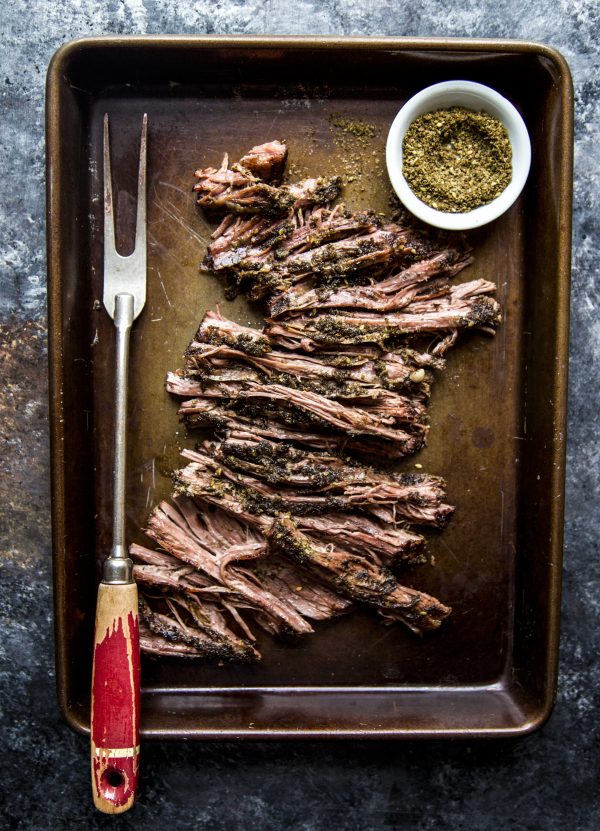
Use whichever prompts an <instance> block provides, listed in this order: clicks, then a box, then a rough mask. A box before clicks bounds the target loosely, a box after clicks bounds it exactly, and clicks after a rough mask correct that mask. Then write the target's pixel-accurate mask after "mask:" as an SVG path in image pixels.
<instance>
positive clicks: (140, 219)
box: [134, 113, 148, 252]
mask: <svg viewBox="0 0 600 831" xmlns="http://www.w3.org/2000/svg"><path fill="white" fill-rule="evenodd" d="M147 136H148V116H147V114H146V113H144V118H143V120H142V137H141V140H140V166H139V170H138V192H137V218H136V227H135V247H134V251H144V252H145V251H146V146H147Z"/></svg>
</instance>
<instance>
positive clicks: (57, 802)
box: [0, 0, 600, 831]
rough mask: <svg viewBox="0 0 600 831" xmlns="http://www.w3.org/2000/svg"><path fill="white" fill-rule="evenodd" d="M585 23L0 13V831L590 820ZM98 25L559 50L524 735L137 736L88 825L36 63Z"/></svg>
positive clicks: (235, 13) (540, 827) (595, 770)
mask: <svg viewBox="0 0 600 831" xmlns="http://www.w3.org/2000/svg"><path fill="white" fill-rule="evenodd" d="M530 9H531V10H530ZM599 16H600V6H599V5H598V3H597V2H595V0H572V1H571V2H567V0H538V2H537V3H536V4H535V5H534V6H533V7H526V5H525V4H524V3H521V2H519V0H478V2H473V0H465V2H463V3H462V4H461V5H460V6H455V5H454V4H452V3H450V4H448V3H447V2H441V0H422V2H418V0H415V2H410V3H409V2H406V3H401V2H394V0H371V1H370V2H363V3H357V2H356V0H325V2H322V3H318V2H296V3H287V2H280V0H272V1H271V2H258V0H254V2H236V0H213V2H210V1H209V0H198V2H191V0H120V1H119V0H111V2H94V0H67V2H62V3H57V2H54V0H30V2H25V0H14V2H8V0H1V4H0V34H1V37H2V48H1V50H0V67H1V71H0V90H1V93H0V96H1V104H0V106H1V119H0V168H1V170H2V176H1V177H0V366H1V368H2V371H1V376H0V377H1V381H2V384H1V387H0V570H1V572H0V585H1V587H2V588H1V590H0V619H1V621H2V638H1V639H0V689H1V697H0V729H1V732H0V748H1V753H2V770H1V771H0V828H2V829H4V828H17V829H40V831H41V830H42V829H63V828H68V829H71V828H105V827H109V825H111V827H115V826H117V825H118V826H119V827H120V828H121V827H122V828H136V829H146V828H148V829H150V828H152V829H162V828H165V827H167V825H168V826H169V827H170V828H172V829H179V828H182V829H183V828H185V829H187V828H193V829H204V828H206V829H211V831H221V829H223V831H235V829H242V828H257V829H264V830H265V831H270V830H271V829H273V831H280V830H281V829H284V828H290V829H299V830H301V831H318V830H319V829H326V828H330V827H331V828H335V829H336V831H355V829H361V831H362V829H365V830H367V829H386V830H387V829H401V828H402V829H404V828H407V829H414V831H425V830H426V829H436V830H437V829H446V828H453V829H477V831H488V829H489V831H492V829H494V831H495V829H498V828H504V829H513V828H514V829H531V831H546V830H548V831H550V829H561V831H562V829H563V828H564V827H565V826H568V827H570V828H573V829H576V830H577V831H587V829H590V831H591V829H596V828H597V827H600V809H599V806H598V799H597V788H598V781H599V765H598V761H599V756H600V749H599V745H598V739H599V735H600V731H599V728H598V716H599V715H600V713H599V709H598V704H599V693H598V689H599V684H600V673H599V670H598V661H597V655H598V634H597V633H598V627H599V623H600V620H599V618H600V613H599V604H598V590H599V587H600V579H599V578H600V564H599V559H598V536H599V530H600V519H599V514H600V512H599V510H598V498H597V497H598V490H599V488H598V485H599V483H600V482H599V480H600V473H599V470H600V466H599V461H600V459H599V456H600V444H599V440H598V417H597V414H598V412H599V410H600V395H599V384H598V380H597V379H598V376H599V370H600V321H599V320H598V307H599V299H600V298H599V291H600V281H599V280H598V278H597V268H598V245H599V243H600V219H599V204H598V203H599V198H600V189H599V187H598V185H599V172H598V171H599V166H598V149H597V148H598V145H599V143H600V118H599V107H600V98H599V94H598V93H599V88H600V59H599V41H600V21H599ZM107 33H195V34H202V33H219V34H227V33H231V34H233V33H235V34H238V33H254V34H263V33H273V34H275V33H277V34H314V33H317V34H330V33H331V34H346V35H351V34H357V35H365V34H367V35H369V34H370V35H413V36H417V35H420V36H460V37H465V36H468V37H507V38H518V39H526V40H538V41H541V42H544V43H548V44H550V45H552V46H555V47H557V48H558V49H560V50H561V51H562V53H563V55H564V56H565V57H566V58H567V60H568V62H569V64H570V66H571V70H572V72H573V76H574V82H575V101H576V146H575V164H576V170H575V213H574V233H573V292H572V334H571V369H570V373H571V374H570V423H569V431H570V438H569V453H568V456H569V464H568V477H567V515H566V529H565V530H566V544H565V572H564V598H563V627H562V633H563V634H562V650H561V673H560V682H559V693H558V702H557V706H556V709H555V712H554V714H553V716H552V718H551V720H550V722H549V723H548V724H547V726H546V727H545V728H544V729H543V730H542V731H541V732H540V733H538V734H536V735H535V736H532V737H530V738H528V739H526V740H522V741H518V742H486V743H453V744H450V743H436V742H433V743H424V744H391V743H387V744H386V743H376V744H361V743H347V744H338V745H332V744H329V745H324V744H318V743H307V744H285V743H276V744H262V745H261V744H257V743H252V744H240V745H235V744H206V745H201V744H193V745H178V744H167V743H158V744H148V745H146V746H145V748H144V757H143V758H144V762H143V784H142V789H141V794H140V798H139V802H138V804H137V807H136V809H135V811H134V812H132V813H130V814H128V815H125V816H123V817H121V818H119V819H116V820H111V819H110V818H106V817H103V816H100V815H98V814H95V813H94V811H93V809H92V808H91V806H90V798H89V784H88V767H87V757H88V746H87V742H86V741H85V740H84V739H82V738H81V737H79V736H75V735H74V734H72V733H71V732H70V731H69V729H68V728H67V727H66V726H65V725H64V724H63V723H62V722H61V720H60V717H59V715H58V712H57V709H56V704H55V697H54V677H53V645H52V629H51V626H52V610H51V602H52V601H51V559H50V558H51V554H50V536H49V535H50V528H49V492H48V468H49V463H48V449H47V417H46V407H47V389H46V375H45V373H46V368H45V360H46V357H45V356H46V347H45V255H44V244H45V242H44V232H45V229H44V135H43V119H44V81H45V73H46V67H47V64H48V61H49V60H50V57H51V55H52V53H53V52H54V51H55V49H56V48H57V47H58V46H59V45H60V44H61V43H63V42H65V41H67V40H70V39H71V38H74V37H78V36H81V35H92V34H107Z"/></svg>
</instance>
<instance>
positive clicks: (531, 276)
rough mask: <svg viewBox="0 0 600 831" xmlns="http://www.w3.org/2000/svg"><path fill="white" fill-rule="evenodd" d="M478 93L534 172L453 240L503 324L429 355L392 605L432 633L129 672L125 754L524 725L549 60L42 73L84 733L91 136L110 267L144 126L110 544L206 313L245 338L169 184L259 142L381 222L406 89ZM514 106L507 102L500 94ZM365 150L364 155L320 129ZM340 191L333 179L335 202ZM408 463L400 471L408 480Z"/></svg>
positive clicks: (56, 378) (554, 192) (545, 336)
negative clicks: (131, 716)
mask: <svg viewBox="0 0 600 831" xmlns="http://www.w3.org/2000/svg"><path fill="white" fill-rule="evenodd" d="M456 78H461V79H468V80H473V81H479V82H483V83H486V84H489V85H491V86H492V87H494V88H495V89H497V90H498V91H499V92H500V93H502V94H503V95H505V96H507V97H508V98H509V99H510V100H511V101H512V102H513V103H514V104H515V105H516V106H517V107H518V109H519V110H520V111H521V113H522V114H523V116H524V118H525V121H526V124H527V126H528V128H529V132H530V134H531V139H532V145H533V164H532V169H531V174H530V176H529V181H528V183H527V186H526V188H525V191H524V193H523V195H522V196H521V197H520V199H519V200H518V201H517V203H516V204H515V205H514V206H513V207H512V208H511V209H510V210H509V212H508V213H507V214H505V215H504V216H503V217H502V218H501V219H499V220H498V221H497V222H495V223H493V224H492V225H489V226H487V227H486V228H483V229H480V230H479V231H477V232H476V233H473V234H472V235H471V238H470V241H471V242H472V244H473V246H474V249H475V257H476V260H475V264H474V265H473V266H472V267H471V269H470V270H469V272H466V273H465V277H466V276H467V275H468V276H469V277H471V276H473V277H474V276H477V277H482V278H485V279H490V280H494V281H495V282H496V283H497V284H498V298H499V300H500V302H501V304H502V308H503V314H504V319H503V323H502V325H501V326H500V329H499V331H498V334H497V336H496V337H495V338H491V337H488V336H486V335H481V334H479V335H474V336H472V337H470V338H468V339H465V341H464V342H463V343H462V344H461V345H460V346H459V347H458V348H456V349H455V350H454V351H453V352H452V353H451V354H450V356H449V360H448V367H447V370H446V372H445V373H443V374H442V376H441V377H440V378H439V380H438V381H437V383H436V384H435V386H434V389H433V398H432V403H431V410H430V414H431V433H430V442H429V446H428V448H427V449H426V450H425V451H423V452H422V453H421V454H420V455H419V457H418V462H419V463H421V464H422V465H423V469H424V470H426V471H430V472H432V473H436V474H440V475H442V476H444V477H445V479H446V480H447V483H448V492H449V500H450V501H451V502H453V503H454V504H455V505H456V506H457V510H456V514H455V516H454V518H453V519H452V521H451V523H450V525H449V527H448V529H447V530H446V531H444V533H443V534H441V535H438V536H434V535H432V536H431V539H430V550H431V553H432V554H433V556H434V559H435V564H434V565H425V566H421V567H419V568H415V569H414V570H413V571H411V572H408V573H407V574H406V575H405V576H404V579H405V581H406V582H408V583H409V584H414V585H415V586H416V587H418V588H420V589H423V590H425V591H427V592H429V593H431V594H434V595H436V596H437V597H440V598H441V599H442V600H443V601H444V602H447V603H449V604H450V605H452V607H453V609H454V612H453V614H452V615H451V617H450V618H449V619H448V620H447V621H446V622H445V623H444V625H443V626H442V628H441V629H440V630H439V631H437V632H436V633H434V634H433V635H431V636H429V637H426V638H423V639H419V638H416V637H413V636H412V635H411V633H409V632H408V631H407V630H405V629H403V628H402V627H400V626H394V627H385V626H382V625H380V624H379V623H378V622H377V620H376V619H375V617H374V616H373V615H371V614H368V613H366V612H358V613H356V614H353V615H351V616H348V617H346V618H344V619H341V620H339V621H337V622H333V623H329V624H326V625H322V626H319V628H318V632H317V634H316V635H314V636H312V637H309V638H306V639H304V640H301V641H300V642H298V643H297V644H294V645H290V644H286V643H279V642H277V641H275V640H273V639H271V638H268V637H264V638H261V640H260V644H259V646H260V650H261V652H262V653H263V656H264V657H263V661H262V663H260V664H258V665H256V666H251V667H247V666H235V665H226V666H218V665H215V664H204V663H202V662H200V663H190V662H181V663H178V662H177V661H174V660H172V659H167V660H157V661H145V662H144V664H143V720H142V734H143V736H145V737H152V736H154V737H161V738H223V737H240V738H243V737H350V736H355V737H356V736H359V737H384V736H390V737H408V738H415V737H431V736H436V737H458V736H471V737H473V736H515V735H522V734H525V733H528V732H531V731H532V730H534V729H535V728H537V727H539V726H540V725H541V724H543V722H544V721H545V719H546V718H547V716H548V715H549V713H550V711H551V708H552V704H553V701H554V695H555V683H556V671H557V651H558V637H559V607H560V577H561V558H562V520H563V481H564V450H565V412H566V389H567V387H566V382H567V379H566V370H567V340H568V297H569V262H570V222H571V182H572V169H571V165H572V91H571V81H570V75H569V70H568V67H567V66H566V64H565V62H564V60H563V59H562V58H561V56H560V55H558V54H557V53H556V52H554V51H553V50H551V49H549V48H548V47H545V46H540V45H536V44H530V43H515V42H507V41H458V40H438V41H426V40H403V39H381V40H380V39H342V38H332V39H327V38H313V39H304V38H269V39H260V38H252V39H243V38H240V39H231V38H187V37H184V38H179V37H175V38H150V37H142V38H101V39H90V40H83V41H76V42H74V43H71V44H69V45H67V46H66V47H64V48H63V49H61V50H60V51H59V52H58V53H57V55H56V56H55V58H54V60H53V62H52V64H51V67H50V69H49V73H48V98H47V139H48V150H47V152H48V157H47V159H48V254H49V324H50V366H51V369H50V379H51V402H50V406H51V423H52V463H53V521H54V526H53V535H54V536H53V543H54V574H55V616H56V649H57V653H56V660H57V678H58V697H59V703H60V708H61V710H62V713H63V715H64V716H65V718H66V719H67V721H68V722H69V724H70V725H71V726H72V727H74V728H75V729H77V730H80V731H83V732H85V731H87V730H88V729H89V689H90V666H91V644H92V625H93V614H94V598H95V590H96V581H97V579H98V564H99V562H100V561H101V559H102V558H103V557H104V556H105V554H106V552H107V551H108V549H109V544H110V529H111V523H110V511H111V489H110V481H111V436H112V423H111V419H112V415H111V413H112V401H113V375H112V366H113V337H112V335H113V333H112V323H111V321H110V319H109V318H108V316H107V315H106V314H105V312H104V311H103V309H102V308H101V304H100V302H99V301H100V299H101V296H102V288H101V286H102V269H101V262H102V260H101V257H102V222H101V218H102V198H101V184H102V183H101V169H102V168H101V151H102V117H103V115H104V113H105V112H107V113H109V115H110V119H111V127H112V154H113V173H114V181H115V188H116V203H117V212H118V220H119V226H120V227H121V229H122V232H121V239H120V244H121V246H122V250H123V252H124V253H125V252H126V250H127V246H128V245H129V246H131V244H132V242H131V240H132V233H133V225H134V219H133V211H132V208H133V205H134V199H135V175H136V160H137V153H138V138H139V133H140V125H141V117H142V114H143V113H144V112H147V113H148V117H149V124H150V133H149V135H150V138H149V156H148V176H149V199H148V223H149V224H148V239H149V249H148V268H149V270H148V301H147V304H146V308H145V310H144V312H143V314H142V315H141V317H140V318H139V320H138V321H137V322H136V324H135V328H134V332H133V341H132V366H131V373H130V385H129V386H130V398H129V402H130V404H129V406H130V445H129V458H128V500H127V504H128V508H127V519H128V534H129V538H130V539H131V540H138V541H142V540H143V538H142V535H141V533H140V531H139V529H140V527H141V526H142V525H143V523H144V521H145V519H146V517H147V514H148V512H149V510H150V509H151V507H152V506H153V505H154V504H155V503H156V502H157V501H158V500H159V499H160V498H162V497H164V496H165V495H167V494H168V493H169V490H170V480H169V474H170V471H171V470H172V469H173V468H174V467H175V466H176V465H177V463H178V451H179V449H180V448H181V447H182V446H186V445H193V442H194V438H193V436H186V435H185V431H184V428H183V427H182V426H181V425H180V424H179V422H178V417H177V413H176V404H175V402H174V401H172V400H171V399H170V398H169V396H168V395H167V394H166V393H165V391H164V386H163V379H164V375H165V372H166V371H167V370H168V369H173V368H175V367H177V366H179V365H180V361H181V355H182V352H183V350H184V349H185V347H186V345H187V343H188V341H189V340H190V338H191V336H192V334H193V333H194V331H195V328H196V326H197V324H198V322H199V320H200V318H201V317H202V314H203V312H204V311H205V310H206V309H209V308H214V306H215V304H216V303H220V304H221V307H222V309H223V311H224V313H225V314H227V315H228V316H232V317H233V318H235V319H236V320H238V321H240V322H243V323H246V322H248V321H255V322H258V321H259V319H260V318H259V315H257V313H256V311H255V310H252V309H251V308H250V307H249V306H248V305H247V303H246V302H245V301H244V300H243V299H238V300H236V301H235V302H233V303H230V302H227V301H226V300H225V299H224V296H223V290H222V287H221V285H220V284H219V282H218V281H217V280H216V279H215V278H212V277H210V276H209V275H207V274H201V273H200V271H199V263H200V261H201V259H202V257H203V255H204V252H205V248H206V242H207V238H208V234H209V232H210V228H209V227H208V226H207V225H206V223H205V221H204V220H203V217H202V215H201V213H200V212H199V210H198V209H197V207H196V205H195V204H194V199H193V196H192V193H191V187H192V184H193V172H194V170H195V169H196V168H198V167H199V166H206V165H215V164H217V163H218V162H219V161H220V159H221V156H222V154H223V152H224V151H227V152H229V153H230V156H231V157H232V158H236V157H238V155H240V154H241V153H243V152H244V151H245V150H246V149H248V148H249V147H251V146H252V145H253V144H256V143H259V142H263V141H266V140H269V139H273V138H278V139H284V140H286V141H287V143H288V145H289V160H290V164H291V173H292V175H294V176H298V177H300V176H303V175H306V174H329V173H335V172H339V171H340V169H341V172H342V173H346V174H348V172H349V171H351V170H353V171H354V173H355V174H356V176H355V179H354V181H352V182H350V183H349V184H348V186H347V188H346V191H345V199H346V201H347V203H348V204H349V205H350V206H351V207H353V208H356V207H367V206H370V207H373V208H375V209H377V210H382V211H386V210H388V209H389V205H388V200H389V196H390V187H389V183H388V179H387V176H386V174H385V168H384V145H385V139H386V134H387V129H388V126H389V124H390V122H391V121H392V119H393V117H394V115H395V114H396V112H397V110H398V108H399V107H400V106H401V104H402V103H403V102H404V101H405V100H406V99H407V98H408V97H409V96H411V95H413V94H414V93H415V92H417V91H418V90H419V89H421V88H423V87H425V86H427V85H428V84H431V83H435V82H437V81H443V80H447V79H456ZM525 78H526V79H527V83H524V79H525ZM340 116H341V117H342V118H346V119H349V120H350V121H355V120H357V119H360V120H361V121H365V122H367V123H369V124H371V125H373V126H374V128H375V130H374V131H372V132H374V135H373V136H372V137H371V138H369V139H368V141H365V139H364V137H363V138H362V139H361V137H356V136H354V135H353V134H349V133H347V132H344V131H343V130H341V129H340V128H339V126H338V127H336V126H335V122H338V124H339V117H340ZM350 178H352V177H350ZM415 461H417V459H416V458H413V459H411V460H409V461H408V462H406V463H405V467H406V468H407V469H411V467H412V465H413V464H414V462H415Z"/></svg>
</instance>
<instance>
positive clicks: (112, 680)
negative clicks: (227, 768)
mask: <svg viewBox="0 0 600 831" xmlns="http://www.w3.org/2000/svg"><path fill="white" fill-rule="evenodd" d="M146 139H147V116H146V115H144V119H143V124H142V137H141V142H140V162H139V174H138V196H137V225H136V233H135V249H134V251H133V253H132V254H130V255H129V256H128V257H122V256H121V255H120V254H119V253H118V252H117V249H116V245H115V224H114V210H113V196H112V179H111V167H110V146H109V134H108V115H105V116H104V296H103V301H104V307H105V309H106V311H107V312H108V314H109V315H110V316H111V317H112V319H113V321H114V324H115V330H116V390H115V449H114V503H113V544H112V549H111V552H110V554H109V556H108V557H107V558H106V560H105V562H104V568H103V572H102V582H101V583H100V586H99V587H98V601H97V606H96V629H95V635H94V665H93V674H92V711H91V753H92V759H91V764H92V790H93V796H94V804H95V806H96V808H98V809H99V810H101V811H104V812H105V813H110V814H117V813H121V812H123V811H126V810H127V809H128V808H130V807H131V806H132V804H133V802H134V799H135V793H136V788H137V780H138V765H139V720H140V653H139V633H138V597H137V587H136V585H135V583H134V581H133V577H132V563H131V560H130V559H129V557H128V555H127V549H126V545H125V462H126V447H127V369H128V364H129V334H130V332H131V326H132V324H133V321H134V320H135V319H136V317H137V316H138V315H139V313H140V312H141V311H142V309H143V307H144V304H145V302H146V143H147V142H146Z"/></svg>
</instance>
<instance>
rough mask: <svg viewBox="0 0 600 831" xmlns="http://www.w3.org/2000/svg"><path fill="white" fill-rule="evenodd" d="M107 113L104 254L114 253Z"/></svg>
mask: <svg viewBox="0 0 600 831" xmlns="http://www.w3.org/2000/svg"><path fill="white" fill-rule="evenodd" d="M116 253H117V248H116V244H115V217H114V209H113V193H112V173H111V169H110V139H109V133H108V113H105V114H104V256H105V258H106V257H107V256H110V254H116Z"/></svg>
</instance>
